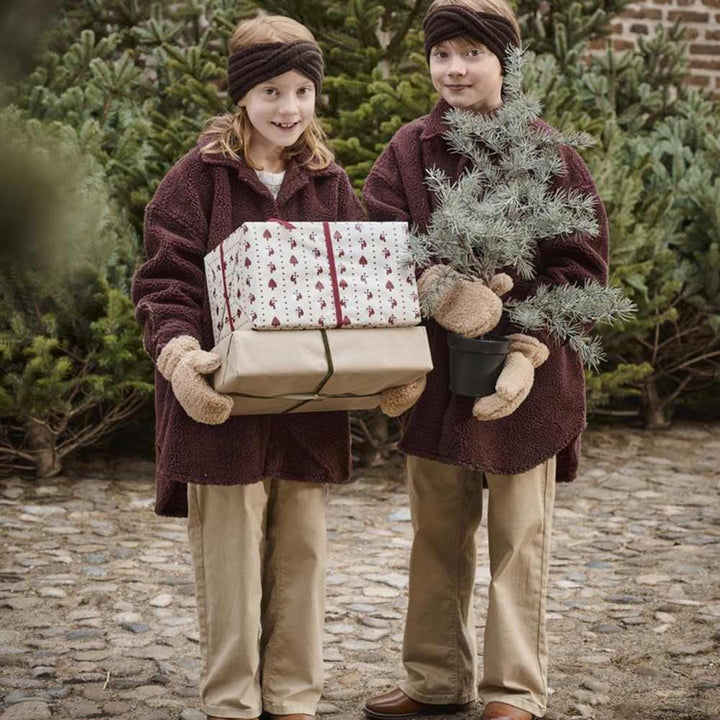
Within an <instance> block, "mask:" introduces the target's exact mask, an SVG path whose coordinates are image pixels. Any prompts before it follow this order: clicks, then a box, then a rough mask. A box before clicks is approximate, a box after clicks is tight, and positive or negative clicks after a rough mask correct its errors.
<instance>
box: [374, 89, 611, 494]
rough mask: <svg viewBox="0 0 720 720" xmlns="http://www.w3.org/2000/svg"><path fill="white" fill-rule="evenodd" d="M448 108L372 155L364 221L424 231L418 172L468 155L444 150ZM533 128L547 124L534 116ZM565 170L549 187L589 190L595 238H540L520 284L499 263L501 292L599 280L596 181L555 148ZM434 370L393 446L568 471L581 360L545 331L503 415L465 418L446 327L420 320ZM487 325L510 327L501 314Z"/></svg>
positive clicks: (603, 271) (571, 473) (497, 464)
mask: <svg viewBox="0 0 720 720" xmlns="http://www.w3.org/2000/svg"><path fill="white" fill-rule="evenodd" d="M449 109H450V106H449V105H448V104H447V103H446V102H445V101H444V100H440V101H439V102H438V103H437V104H436V106H435V107H434V108H433V110H432V112H431V113H430V114H429V115H425V116H423V117H421V118H418V119H417V120H414V121H413V122H411V123H409V124H407V125H405V126H404V127H402V128H401V129H400V130H398V132H397V133H396V134H395V136H394V137H393V138H392V140H391V141H390V142H389V143H388V145H387V147H386V148H385V150H384V151H383V153H382V155H381V156H380V157H379V158H378V160H377V162H376V163H375V165H374V167H373V169H372V170H371V172H370V175H369V176H368V178H367V181H366V183H365V189H364V197H365V201H366V203H367V207H368V212H369V215H370V219H371V220H407V221H409V222H411V223H413V224H415V225H417V226H418V227H419V229H420V230H425V228H426V227H427V223H428V222H429V220H430V215H431V213H432V212H433V210H434V209H435V200H434V197H433V194H432V192H430V190H429V189H428V188H427V185H426V184H425V178H426V172H427V170H428V169H429V168H433V167H437V168H440V169H442V170H444V171H445V173H446V174H447V175H448V176H449V177H450V178H452V179H457V178H458V177H459V175H460V174H461V173H462V172H463V171H464V170H465V169H466V168H468V166H469V164H470V161H469V160H468V159H466V158H464V157H463V156H461V155H457V154H453V153H451V152H450V150H449V148H448V145H447V143H446V141H445V139H444V138H443V137H442V135H443V133H444V132H446V131H447V129H448V128H447V126H446V125H445V123H444V122H443V120H442V116H443V114H444V113H445V112H447V110H449ZM541 126H544V127H547V126H546V125H544V124H542V123H541ZM562 157H563V160H564V161H565V165H566V168H567V172H566V174H565V175H563V176H561V177H559V178H557V180H556V186H557V187H559V188H565V189H573V190H577V191H579V192H582V193H587V194H589V195H592V196H593V197H594V198H595V207H596V212H597V219H598V222H599V226H600V233H599V235H598V237H595V238H590V237H585V236H582V235H579V234H573V235H569V236H564V237H558V238H553V239H551V240H546V241H544V242H542V243H540V247H539V251H538V253H537V255H536V258H535V269H536V272H537V277H536V279H535V280H533V281H531V282H528V281H523V280H521V279H519V278H518V276H517V273H515V272H514V271H513V270H512V269H508V268H505V269H504V272H507V273H508V274H509V275H510V276H511V277H512V278H513V280H514V281H515V287H514V288H513V290H512V291H511V292H510V293H509V294H508V295H507V296H505V297H506V298H518V299H521V298H524V297H526V296H528V295H530V294H532V292H533V291H534V289H535V288H536V287H537V286H538V285H539V284H556V283H558V284H560V283H582V282H583V281H585V280H589V279H591V280H598V281H599V282H602V283H606V282H607V261H608V228H607V216H606V214H605V209H604V207H603V204H602V202H601V200H600V198H599V197H598V194H597V191H596V189H595V185H594V183H593V180H592V178H591V177H590V173H589V172H588V170H587V167H586V166H585V164H584V163H583V161H582V160H581V158H580V156H579V155H578V154H577V153H576V152H575V151H574V150H573V149H572V148H569V147H563V148H562ZM427 329H428V336H429V339H430V346H431V349H432V358H433V363H434V366H435V367H434V370H433V371H432V372H431V373H430V374H429V375H428V378H427V387H426V389H425V392H424V393H423V395H422V397H421V398H420V400H419V401H418V402H417V404H416V405H415V406H414V407H413V408H412V409H411V410H410V411H409V412H408V413H407V414H406V415H405V416H404V420H405V423H404V432H403V439H402V442H401V444H400V447H401V448H402V449H403V450H404V451H405V452H406V453H408V454H410V455H419V456H421V457H426V458H430V459H432V460H437V461H439V462H444V463H448V464H450V465H463V466H466V467H471V468H475V469H477V470H483V471H487V472H491V473H496V474H502V475H511V474H517V473H521V472H525V471H527V470H530V469H531V468H533V467H535V466H536V465H539V464H540V463H541V462H543V461H544V460H547V459H548V458H550V457H552V456H553V455H558V462H557V479H558V480H560V481H571V480H573V479H574V478H575V476H576V474H577V467H578V457H579V451H580V435H581V433H582V431H583V429H584V428H585V378H584V374H583V368H582V365H581V362H580V359H579V357H578V355H577V353H576V352H574V351H573V350H571V349H570V347H568V346H567V345H561V346H558V344H557V343H555V342H554V341H553V340H551V339H550V338H549V337H548V335H547V334H546V333H533V334H534V335H536V336H537V337H538V338H539V339H540V340H542V341H543V342H544V343H545V344H546V345H548V347H549V348H550V357H549V359H548V360H547V362H545V363H544V364H543V365H542V366H540V367H539V368H538V369H537V370H536V371H535V383H534V385H533V388H532V390H531V391H530V394H529V395H528V397H527V399H526V400H525V401H524V402H523V403H522V404H521V405H520V407H519V408H518V409H517V410H516V411H515V412H514V413H513V414H512V415H509V416H508V417H505V418H502V419H500V420H491V421H487V422H478V421H477V420H475V419H474V418H473V416H472V412H471V411H472V406H473V398H468V397H462V396H459V395H454V394H452V393H451V392H450V390H449V389H448V375H449V368H448V348H447V332H446V331H445V330H444V329H443V328H442V327H441V326H440V325H438V324H437V323H436V322H435V321H434V320H429V321H428V323H427ZM493 332H498V333H501V334H510V333H515V332H519V328H517V327H515V326H513V325H512V324H511V323H510V322H509V321H508V319H507V316H506V315H505V314H503V318H502V319H501V321H500V324H499V325H498V327H497V328H496V330H494V331H493Z"/></svg>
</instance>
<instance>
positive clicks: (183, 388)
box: [157, 335, 233, 425]
mask: <svg viewBox="0 0 720 720" xmlns="http://www.w3.org/2000/svg"><path fill="white" fill-rule="evenodd" d="M221 362H222V360H221V358H220V357H219V356H218V355H215V353H211V352H206V351H205V350H201V349H200V343H199V342H198V341H197V340H196V339H195V338H194V337H191V336H190V335H179V336H178V337H175V338H173V339H172V340H170V342H169V343H168V344H167V345H165V347H164V348H163V349H162V350H161V351H160V355H158V359H157V368H158V370H159V371H160V374H161V375H162V376H163V377H164V378H165V379H166V380H167V381H168V382H169V383H170V384H171V385H172V389H173V392H174V393H175V397H176V398H177V400H178V402H179V403H180V405H182V407H183V409H184V410H185V412H186V413H187V414H188V415H189V416H190V417H191V418H192V419H193V420H195V421H196V422H200V423H205V424H206V425H220V424H221V423H224V422H225V421H226V420H227V419H228V417H230V411H231V410H232V407H233V401H232V398H230V397H228V396H227V395H221V394H220V393H218V392H216V391H215V390H213V389H212V388H211V387H210V383H209V382H208V379H207V378H206V377H204V376H205V375H207V374H209V373H212V372H214V371H215V370H217V369H218V368H219V367H220V363H221Z"/></svg>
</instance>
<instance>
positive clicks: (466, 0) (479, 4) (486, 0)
mask: <svg viewBox="0 0 720 720" xmlns="http://www.w3.org/2000/svg"><path fill="white" fill-rule="evenodd" d="M452 6H455V7H461V8H465V9H467V10H474V11H475V12H486V13H494V14H495V15H501V16H502V17H504V18H505V19H506V20H509V21H510V22H511V23H512V26H513V28H515V32H516V33H517V37H518V40H520V39H521V35H520V24H519V23H518V20H517V16H516V15H515V11H514V10H513V9H512V6H511V5H510V3H509V2H507V0H433V2H432V3H430V7H429V8H428V11H427V14H428V15H430V14H431V13H434V12H435V11H436V10H439V9H440V8H444V7H452ZM455 39H456V40H459V38H455ZM451 42H452V41H451Z"/></svg>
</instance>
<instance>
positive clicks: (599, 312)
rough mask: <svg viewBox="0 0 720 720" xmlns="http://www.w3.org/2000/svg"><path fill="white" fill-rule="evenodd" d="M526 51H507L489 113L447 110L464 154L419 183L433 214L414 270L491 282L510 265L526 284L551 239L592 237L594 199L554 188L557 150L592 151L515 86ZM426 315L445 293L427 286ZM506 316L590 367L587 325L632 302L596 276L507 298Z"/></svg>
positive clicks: (594, 348)
mask: <svg viewBox="0 0 720 720" xmlns="http://www.w3.org/2000/svg"><path fill="white" fill-rule="evenodd" d="M523 62H524V59H523V51H521V50H518V49H512V50H511V51H510V52H509V59H508V70H507V73H506V76H505V81H504V102H503V104H502V105H501V106H500V107H499V108H498V109H497V110H494V111H492V112H490V113H486V114H479V113H473V112H468V111H463V110H457V109H452V110H450V111H448V112H447V113H446V114H445V116H444V120H445V122H446V123H447V125H448V130H447V132H446V133H445V139H446V140H447V142H448V145H449V147H450V150H451V152H453V153H456V154H460V155H463V156H464V157H466V158H468V159H469V160H470V167H469V169H468V170H466V171H465V172H463V174H461V175H460V177H458V178H457V179H456V180H454V181H453V180H451V179H450V178H449V177H448V176H447V175H446V173H445V172H443V171H442V170H440V169H438V168H430V169H429V170H428V171H427V175H426V184H427V186H428V188H429V189H430V190H431V192H432V193H433V194H434V195H435V198H436V203H435V210H434V211H433V213H432V215H431V216H430V219H429V222H428V224H427V227H426V229H425V232H419V231H417V230H415V231H414V232H412V233H411V235H410V247H411V252H412V254H413V257H414V259H415V260H416V262H417V263H418V265H419V266H421V267H429V266H430V265H436V264H440V265H443V266H446V267H447V268H448V272H447V273H443V274H436V275H434V276H433V277H434V278H435V279H436V280H437V282H438V284H440V280H441V279H442V281H443V282H447V281H448V278H449V277H451V276H452V275H460V276H462V277H465V278H467V279H470V280H480V281H482V282H484V283H485V284H486V285H489V284H490V281H491V279H492V278H493V276H494V275H495V274H496V273H497V272H499V271H501V270H508V269H512V270H514V271H515V272H516V274H517V275H518V276H519V277H520V278H521V279H523V280H533V279H534V278H535V276H536V269H535V266H534V260H535V258H536V256H537V255H538V251H539V248H540V245H541V243H543V242H546V241H547V240H549V239H551V238H557V237H568V238H572V237H574V236H583V237H589V238H594V237H597V235H598V233H599V224H598V219H597V214H596V204H595V198H594V197H593V196H591V195H589V194H586V193H582V192H580V191H578V190H565V189H560V188H557V187H556V182H555V181H556V179H557V178H559V177H560V176H562V175H564V174H565V173H566V172H567V170H566V167H565V164H564V162H563V159H562V155H561V152H560V148H561V146H570V147H576V148H584V147H589V146H590V145H592V144H593V142H594V141H593V139H592V138H591V137H590V136H589V135H588V134H587V133H582V132H573V133H569V134H563V133H561V132H560V131H558V130H556V129H554V128H548V126H546V125H544V124H542V123H540V122H538V120H539V115H540V111H541V105H540V102H539V101H538V100H537V98H535V97H532V96H530V95H527V94H526V93H524V91H523V89H522V67H523ZM425 292H427V294H428V298H429V299H428V300H427V302H424V303H423V308H422V309H423V312H424V313H425V314H428V313H430V314H431V313H432V307H433V305H434V304H435V303H436V302H437V299H438V297H440V296H441V295H442V288H440V287H437V288H431V289H428V288H425ZM506 306H507V307H508V309H509V310H510V317H511V319H512V320H513V322H515V323H516V324H517V325H519V326H520V327H521V328H523V329H525V330H545V331H548V332H550V334H551V335H553V336H554V337H555V338H556V339H558V340H559V341H561V342H567V343H568V344H569V345H570V347H572V348H573V349H574V350H576V351H577V352H578V353H579V354H580V356H581V357H582V358H583V361H584V362H585V363H586V365H587V366H588V367H591V368H597V367H598V366H599V364H600V362H601V361H602V359H603V353H602V348H601V345H600V341H599V340H598V339H597V338H588V337H587V329H588V328H589V327H591V326H593V325H594V324H596V323H599V322H607V323H612V322H614V321H615V320H621V321H625V320H627V319H628V318H629V317H630V315H631V314H632V313H633V312H634V311H635V307H634V306H633V305H632V303H630V301H629V300H627V299H625V298H624V297H623V296H622V295H621V294H620V292H619V291H618V290H616V289H613V288H606V287H604V286H602V285H600V284H599V283H596V282H587V283H585V284H584V285H583V286H573V285H567V286H563V285H560V286H544V285H541V286H540V287H539V288H538V290H537V292H536V294H535V295H534V296H532V297H530V298H527V299H526V300H524V301H522V302H514V301H507V302H506Z"/></svg>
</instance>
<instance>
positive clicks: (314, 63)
mask: <svg viewBox="0 0 720 720" xmlns="http://www.w3.org/2000/svg"><path fill="white" fill-rule="evenodd" d="M323 69H324V66H323V57H322V52H320V48H319V47H318V46H317V45H316V44H315V43H312V42H309V41H307V40H298V41H296V42H292V43H284V42H271V43H260V44H258V45H251V46H250V47H247V48H243V49H242V50H238V51H237V52H235V53H233V54H232V55H230V57H229V58H228V92H229V94H230V97H231V98H232V101H233V102H234V103H236V102H237V101H238V100H240V99H241V98H242V97H243V96H244V95H245V93H246V92H247V91H248V90H250V89H251V88H253V87H255V85H258V84H259V83H261V82H265V81H266V80H270V78H274V77H277V76H278V75H282V74H283V73H286V72H288V71H289V70H297V71H298V72H299V73H301V74H303V75H305V76H306V77H307V78H309V79H310V80H312V83H313V85H315V93H316V94H317V95H319V94H320V90H321V89H322V81H323Z"/></svg>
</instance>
